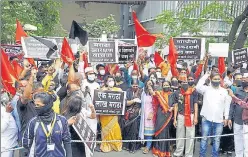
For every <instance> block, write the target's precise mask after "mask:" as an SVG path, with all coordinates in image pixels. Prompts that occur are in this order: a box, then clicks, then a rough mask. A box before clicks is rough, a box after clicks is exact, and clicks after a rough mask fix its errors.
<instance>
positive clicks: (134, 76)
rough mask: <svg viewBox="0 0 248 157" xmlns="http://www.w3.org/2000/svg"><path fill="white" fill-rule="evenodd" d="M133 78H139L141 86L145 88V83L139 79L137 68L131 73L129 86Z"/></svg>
mask: <svg viewBox="0 0 248 157" xmlns="http://www.w3.org/2000/svg"><path fill="white" fill-rule="evenodd" d="M132 79H134V80H138V82H139V88H143V87H144V83H143V82H141V81H140V79H139V73H138V71H137V70H133V71H132V73H131V76H129V78H128V87H131V81H132Z"/></svg>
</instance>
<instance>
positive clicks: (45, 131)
mask: <svg viewBox="0 0 248 157" xmlns="http://www.w3.org/2000/svg"><path fill="white" fill-rule="evenodd" d="M55 122H56V114H54V120H53V122H52V126H51V129H50V131H49V132H47V130H46V128H45V126H44V124H43V122H41V126H42V129H43V131H44V133H45V135H46V137H47V140H48V138H49V137H50V136H51V134H52V131H53V127H54V125H55Z"/></svg>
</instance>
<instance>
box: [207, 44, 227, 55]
mask: <svg viewBox="0 0 248 157" xmlns="http://www.w3.org/2000/svg"><path fill="white" fill-rule="evenodd" d="M208 51H209V54H210V55H211V56H212V57H228V51H229V44H228V43H209V48H208Z"/></svg>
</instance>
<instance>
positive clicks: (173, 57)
mask: <svg viewBox="0 0 248 157" xmlns="http://www.w3.org/2000/svg"><path fill="white" fill-rule="evenodd" d="M167 58H168V61H169V63H170V65H175V64H176V62H177V58H178V53H177V50H176V47H175V44H174V41H173V38H172V37H171V38H170V43H169V54H168V57H167Z"/></svg>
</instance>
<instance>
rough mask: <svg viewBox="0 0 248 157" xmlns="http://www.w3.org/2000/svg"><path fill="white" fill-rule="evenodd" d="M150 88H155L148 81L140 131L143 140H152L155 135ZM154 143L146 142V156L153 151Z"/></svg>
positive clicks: (143, 95)
mask: <svg viewBox="0 0 248 157" xmlns="http://www.w3.org/2000/svg"><path fill="white" fill-rule="evenodd" d="M149 88H154V86H153V83H152V81H150V80H148V81H147V82H146V83H145V88H144V91H143V93H142V95H141V120H140V129H139V138H140V139H141V140H143V139H146V140H152V138H153V135H154V130H155V128H154V126H155V121H154V119H155V117H156V114H154V113H155V111H154V105H153V101H152V100H153V95H152V93H150V92H149ZM151 146H152V142H151V141H146V146H145V148H144V150H143V153H144V154H148V153H149V150H150V149H151Z"/></svg>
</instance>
